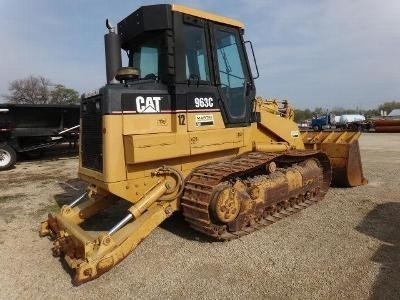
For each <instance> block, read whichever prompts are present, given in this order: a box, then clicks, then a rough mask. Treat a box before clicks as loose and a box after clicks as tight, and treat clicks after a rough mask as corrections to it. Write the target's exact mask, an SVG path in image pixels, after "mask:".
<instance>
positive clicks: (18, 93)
mask: <svg viewBox="0 0 400 300" xmlns="http://www.w3.org/2000/svg"><path fill="white" fill-rule="evenodd" d="M8 90H9V94H8V95H3V98H4V99H6V100H7V102H9V103H16V104H23V103H26V104H78V103H79V101H80V97H79V93H78V92H77V91H75V90H74V89H71V88H67V87H65V86H64V85H62V84H59V83H53V82H52V81H51V80H49V79H47V78H45V77H43V76H32V75H31V76H29V77H27V78H23V79H16V80H14V81H11V82H10V84H9V87H8ZM397 108H400V102H398V101H391V102H385V103H383V104H381V105H379V106H378V107H377V108H375V109H369V110H362V109H358V108H356V109H345V108H342V107H337V108H333V109H332V110H330V111H329V112H332V113H333V114H335V115H344V114H362V115H364V116H365V117H366V118H371V117H375V116H380V114H381V111H385V112H386V113H388V114H389V113H390V112H391V111H392V110H393V109H397ZM294 112H295V114H294V116H295V121H296V122H302V121H304V120H307V119H311V118H312V117H313V116H315V115H320V114H323V113H326V112H328V110H327V109H324V108H322V107H317V108H315V109H314V110H311V109H308V108H307V109H304V110H301V109H295V110H294Z"/></svg>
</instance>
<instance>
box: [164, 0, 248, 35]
mask: <svg viewBox="0 0 400 300" xmlns="http://www.w3.org/2000/svg"><path fill="white" fill-rule="evenodd" d="M171 10H172V11H176V12H181V13H184V14H188V15H191V16H195V17H199V18H203V19H207V20H211V21H215V22H219V23H223V24H227V25H231V26H234V27H239V28H242V29H244V24H243V23H242V22H240V21H238V20H235V19H231V18H227V17H223V16H219V15H216V14H213V13H209V12H206V11H203V10H199V9H195V8H190V7H187V6H184V5H178V4H172V5H171Z"/></svg>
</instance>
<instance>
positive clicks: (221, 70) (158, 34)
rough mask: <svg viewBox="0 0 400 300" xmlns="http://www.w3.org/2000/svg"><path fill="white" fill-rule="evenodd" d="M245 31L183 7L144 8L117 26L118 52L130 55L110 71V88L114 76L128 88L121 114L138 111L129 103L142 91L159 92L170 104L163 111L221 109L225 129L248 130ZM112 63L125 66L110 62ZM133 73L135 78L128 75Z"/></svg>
mask: <svg viewBox="0 0 400 300" xmlns="http://www.w3.org/2000/svg"><path fill="white" fill-rule="evenodd" d="M243 31H244V30H243V24H242V23H241V22H239V21H236V20H233V19H229V18H225V17H221V16H217V15H214V14H210V13H206V12H202V11H199V10H195V9H190V8H186V7H184V6H180V5H169V4H163V5H151V6H143V7H141V8H139V9H138V10H136V11H135V12H133V13H132V14H131V15H129V16H128V17H126V18H125V19H124V20H122V21H121V22H120V23H118V43H120V45H117V46H116V47H121V48H122V49H123V50H124V51H125V53H126V55H127V58H128V59H127V61H128V68H122V69H120V66H118V65H117V66H116V67H114V70H111V71H109V70H107V71H108V72H107V73H111V76H112V77H111V78H108V82H109V83H110V82H111V79H113V78H114V77H115V78H116V79H118V80H119V81H120V82H121V83H123V85H124V92H123V93H124V94H125V97H122V101H121V102H122V104H121V105H122V106H121V110H122V111H124V110H127V109H126V106H127V107H128V108H129V111H131V110H132V109H134V107H133V106H132V105H131V104H128V103H127V102H132V101H133V100H127V99H128V98H132V97H133V95H131V96H132V97H130V96H126V94H130V93H131V92H132V93H133V94H135V91H136V92H137V91H138V90H140V91H141V92H142V93H146V91H150V93H149V94H151V95H153V94H154V92H155V91H156V94H157V96H161V97H164V98H165V95H168V96H167V98H168V101H162V102H160V105H161V106H160V107H159V108H160V112H162V111H163V110H164V111H169V112H174V111H177V110H178V111H182V110H187V111H191V110H193V111H196V110H199V111H205V110H210V111H216V110H219V111H220V112H221V114H222V117H223V120H224V123H225V125H227V126H246V125H248V124H249V123H250V122H251V121H252V120H251V117H250V116H251V108H252V100H253V99H254V97H255V87H254V81H253V77H252V75H251V71H250V67H249V62H248V58H247V55H246V51H245V47H244V41H243V36H242V35H243ZM106 38H107V37H106ZM114 46H115V45H114ZM114 53H118V51H114ZM117 55H120V53H118V54H117ZM113 59H114V60H115V61H118V60H119V61H121V59H120V58H118V57H116V58H113V57H107V58H106V60H107V61H109V60H113ZM107 65H109V64H107ZM111 65H112V64H111ZM132 72H133V73H134V74H136V75H135V76H134V79H132V77H129V76H126V74H128V75H130V74H131V73H132ZM105 88H106V89H107V88H110V89H113V90H115V89H116V87H115V86H110V85H109V86H108V87H107V86H106V87H105ZM106 94H107V93H106ZM112 94H113V96H114V97H115V92H114V93H112ZM121 96H122V95H121ZM124 99H125V100H124ZM115 101H118V100H117V99H115V98H113V99H111V102H115ZM124 102H125V104H124ZM133 102H135V101H133ZM143 105H145V104H143ZM106 106H110V105H106ZM112 106H113V107H114V108H117V106H118V105H116V104H115V103H114V105H112ZM124 106H125V107H124ZM152 108H156V105H153V107H152ZM140 110H142V112H144V110H143V109H139V111H140ZM153 110H154V109H153ZM153 110H152V109H148V111H153ZM135 111H136V112H138V109H137V108H136V110H135Z"/></svg>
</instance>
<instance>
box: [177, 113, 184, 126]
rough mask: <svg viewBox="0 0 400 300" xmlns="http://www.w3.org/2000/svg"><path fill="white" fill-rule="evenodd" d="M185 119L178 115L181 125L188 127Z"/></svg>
mask: <svg viewBox="0 0 400 300" xmlns="http://www.w3.org/2000/svg"><path fill="white" fill-rule="evenodd" d="M185 119H186V118H185V115H178V121H179V125H186V123H185Z"/></svg>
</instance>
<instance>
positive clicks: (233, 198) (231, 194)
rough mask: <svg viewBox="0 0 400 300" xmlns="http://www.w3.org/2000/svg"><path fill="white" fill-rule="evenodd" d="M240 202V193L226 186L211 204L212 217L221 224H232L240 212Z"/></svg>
mask: <svg viewBox="0 0 400 300" xmlns="http://www.w3.org/2000/svg"><path fill="white" fill-rule="evenodd" d="M240 202H241V195H240V192H239V191H238V190H236V189H235V188H234V187H232V186H225V187H223V188H222V189H221V190H220V191H219V192H217V193H216V194H215V196H214V199H213V201H212V202H211V206H210V209H211V212H212V215H213V216H214V218H215V219H216V220H217V221H218V222H220V223H224V224H227V223H230V222H232V221H233V220H235V219H236V217H237V216H238V214H239V212H240Z"/></svg>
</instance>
